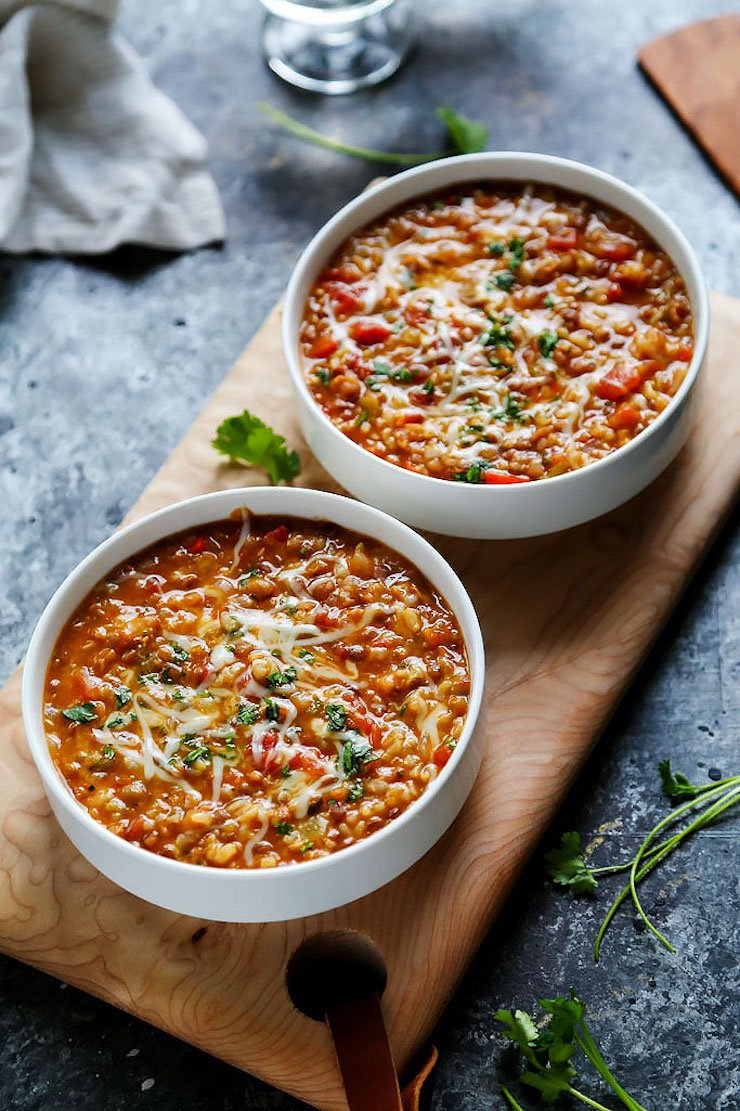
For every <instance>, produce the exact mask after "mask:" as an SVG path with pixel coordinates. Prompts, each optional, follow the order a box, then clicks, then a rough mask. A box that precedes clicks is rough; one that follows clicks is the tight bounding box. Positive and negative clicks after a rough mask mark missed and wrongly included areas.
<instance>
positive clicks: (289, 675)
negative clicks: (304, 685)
mask: <svg viewBox="0 0 740 1111" xmlns="http://www.w3.org/2000/svg"><path fill="white" fill-rule="evenodd" d="M297 674H298V672H297V671H296V669H295V668H294V667H286V669H285V671H273V672H272V674H271V675H268V676H267V686H268V687H269V689H270V690H271V691H274V690H277V688H278V687H285V686H288V684H289V683H292V682H293V680H294V679H295V677H296V675H297Z"/></svg>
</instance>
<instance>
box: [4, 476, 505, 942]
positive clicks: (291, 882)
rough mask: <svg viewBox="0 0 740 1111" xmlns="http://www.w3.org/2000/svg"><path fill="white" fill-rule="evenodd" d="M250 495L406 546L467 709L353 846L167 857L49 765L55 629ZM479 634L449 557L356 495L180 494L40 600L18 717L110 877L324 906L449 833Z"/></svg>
mask: <svg viewBox="0 0 740 1111" xmlns="http://www.w3.org/2000/svg"><path fill="white" fill-rule="evenodd" d="M242 506H246V508H247V509H249V510H251V511H252V512H253V513H255V514H276V515H281V516H286V517H299V518H304V519H307V520H319V521H331V522H333V523H334V524H337V525H341V526H342V527H344V528H347V529H352V530H354V531H355V532H359V533H363V534H364V535H367V536H371V537H373V538H374V539H376V540H379V541H381V543H383V544H386V545H387V546H388V547H389V548H392V549H393V550H394V551H396V552H400V554H401V555H403V556H405V557H406V558H407V559H408V560H410V561H411V563H413V564H414V565H415V566H416V567H418V568H419V570H420V571H422V573H423V574H424V575H426V577H427V578H428V579H429V581H430V582H431V583H432V584H433V586H435V587H436V589H437V590H438V591H439V592H440V593H441V594H442V596H443V597H444V598H446V600H447V603H448V605H449V606H450V608H451V609H452V611H453V613H454V614H455V616H456V618H457V620H458V622H459V624H460V627H461V629H462V633H463V637H464V639H465V645H466V647H467V651H468V659H469V662H470V678H471V688H470V701H469V707H468V715H467V718H466V721H465V725H464V727H463V732H462V735H461V737H460V741H459V743H458V744H457V746H456V748H455V751H454V752H453V754H452V756H451V758H450V760H449V761H448V763H447V765H446V767H445V768H444V770H443V771H442V772H441V773H440V775H439V776H438V777H437V779H435V780H434V781H433V782H432V783H431V784H430V785H429V787H428V788H427V790H426V791H425V792H424V794H423V795H422V796H421V798H420V799H418V800H417V801H416V802H415V803H413V804H412V805H411V806H410V807H409V809H408V810H406V811H405V812H404V813H403V814H402V815H401V816H400V817H399V818H396V819H395V821H393V822H391V823H390V824H389V825H387V826H385V827H384V828H383V829H381V830H379V831H378V832H377V833H374V834H372V836H370V837H368V838H367V839H366V840H364V841H359V842H357V843H356V844H354V845H352V846H350V847H349V848H347V849H343V850H341V851H340V852H337V853H335V854H332V855H330V856H325V857H322V858H321V859H319V860H309V861H305V862H304V863H299V864H290V865H286V866H285V867H279V868H269V869H264V870H249V869H243V870H235V869H228V870H227V869H221V868H207V867H203V866H201V865H196V864H186V863H182V862H180V861H175V860H169V859H167V858H166V857H163V856H158V855H156V854H155V853H150V852H147V851H146V850H145V849H142V848H139V846H137V845H132V844H129V842H128V841H124V840H123V839H122V838H121V837H116V835H115V834H113V833H111V832H110V830H108V829H106V828H105V826H103V825H100V824H99V823H98V822H96V821H95V819H94V818H92V817H91V815H90V814H89V813H88V812H87V810H85V808H84V807H83V806H81V805H80V804H79V803H78V802H77V801H76V799H75V798H74V797H73V795H72V793H71V791H70V790H69V788H68V786H67V784H66V782H65V780H64V779H63V777H62V775H61V774H60V772H59V771H58V770H57V767H56V765H55V764H54V762H53V760H52V758H51V755H50V752H49V745H48V743H47V740H46V734H45V731H44V722H43V702H44V685H45V681H46V673H47V669H48V664H49V657H50V655H51V653H52V651H53V648H54V645H55V643H56V640H57V637H58V636H59V634H60V632H61V631H62V628H63V627H64V625H65V624H66V622H67V621H68V620H69V618H70V617H71V616H72V614H73V613H74V611H75V609H76V608H77V606H78V605H79V604H80V602H82V600H83V599H84V598H85V596H86V595H87V594H88V593H89V591H90V590H92V589H93V587H94V586H95V585H96V584H97V583H98V582H100V580H101V579H103V578H104V577H105V576H106V575H107V574H108V573H109V572H110V571H111V570H112V569H113V568H114V567H116V566H117V565H118V564H119V563H121V562H122V561H123V560H126V559H128V558H129V557H131V556H133V555H135V554H136V553H137V552H140V551H141V550H142V549H144V548H147V547H148V546H149V545H150V544H155V543H156V542H157V541H159V540H162V539H163V538H164V537H167V536H170V535H172V534H173V533H177V532H180V531H182V530H183V529H190V528H195V527H197V526H199V525H204V524H207V523H209V522H212V521H219V520H223V519H224V518H226V517H228V516H229V514H230V513H232V512H233V511H234V510H236V509H240V508H241V507H242ZM484 673H485V667H484V656H483V639H482V637H481V631H480V625H479V624H478V618H477V616H476V613H475V609H474V608H473V604H472V602H471V601H470V598H469V597H468V594H467V592H466V590H465V588H464V587H463V585H462V583H461V582H460V580H459V579H458V577H457V575H456V574H455V572H454V571H453V570H452V568H451V567H450V565H449V564H448V563H447V562H446V561H445V560H444V559H443V558H442V556H441V555H439V553H438V552H436V551H435V550H434V548H433V547H432V546H431V545H430V544H428V543H427V542H426V540H423V539H422V538H421V537H420V536H418V535H417V534H416V533H415V532H412V530H411V529H409V528H406V526H405V525H401V524H399V523H398V522H397V521H394V520H393V519H392V518H390V517H388V516H386V514H385V513H380V512H379V511H378V510H376V509H371V508H369V507H368V506H366V505H362V504H360V503H359V502H356V501H352V500H351V499H350V498H343V497H339V496H338V495H336V494H326V493H322V492H320V491H317V490H300V489H295V490H292V489H286V488H280V489H275V488H270V487H260V488H258V489H241V490H226V491H221V492H219V493H215V494H206V495H205V496H204V497H200V498H192V499H191V500H190V501H184V502H179V503H177V504H176V505H172V506H169V507H168V508H167V509H162V510H160V511H159V512H157V513H153V514H151V516H149V517H145V518H144V519H143V520H141V521H137V522H136V524H133V525H129V526H128V528H124V529H121V531H120V532H117V533H115V534H114V535H113V536H111V537H110V539H108V540H106V541H105V542H104V543H102V544H101V545H100V546H99V547H98V548H96V549H95V551H94V552H92V553H91V554H90V555H89V556H88V557H87V559H85V560H83V561H82V563H81V564H80V565H79V566H78V567H77V568H76V569H75V570H74V571H73V572H72V573H71V574H70V575H69V577H68V578H67V579H65V581H64V582H63V583H62V585H61V586H60V587H59V589H58V590H57V592H56V594H55V595H54V597H53V598H52V599H51V601H50V602H49V604H48V606H47V607H46V609H45V610H44V612H43V614H42V616H41V619H40V620H39V623H38V625H37V626H36V630H35V632H34V634H33V637H32V639H31V644H30V646H29V649H28V655H27V657H26V663H25V667H24V673H23V722H24V725H25V729H26V735H27V738H28V743H29V747H30V750H31V755H32V756H33V759H34V761H35V764H36V767H37V768H38V770H39V773H40V775H41V779H42V781H43V784H44V788H45V789H46V793H47V795H48V797H49V801H50V803H51V806H52V809H53V811H54V813H55V815H56V817H57V819H58V821H59V824H60V825H61V827H62V829H63V830H64V832H65V833H66V834H67V836H68V837H69V839H70V840H71V841H72V842H73V843H74V844H75V845H76V847H77V848H78V849H79V851H80V852H81V853H82V854H83V856H85V857H87V859H88V860H89V861H91V863H92V864H94V865H95V867H96V868H98V869H99V870H100V871H101V872H102V873H103V874H104V875H106V876H108V878H109V879H111V880H113V881H114V882H115V883H117V884H119V885H120V886H121V887H123V888H125V889H126V890H127V891H131V892H132V893H133V894H134V895H138V896H140V897H141V898H142V899H146V900H147V901H148V902H150V903H155V904H156V905H157V906H161V907H165V908H167V909H168V910H175V911H179V912H180V913H181V914H191V915H195V916H197V917H198V918H209V919H213V920H215V921H220V922H271V921H276V920H283V919H290V918H300V917H304V916H306V915H310V914H318V913H320V912H322V911H325V910H330V909H331V908H332V907H336V906H340V905H342V904H344V903H349V902H352V900H354V899H359V898H360V897H361V896H363V895H367V894H368V893H369V892H371V891H374V890H375V889H376V888H378V887H382V886H383V884H386V883H388V882H389V881H390V880H392V879H394V878H395V877H396V876H397V875H399V874H400V873H401V872H403V871H405V870H406V869H407V868H408V867H410V866H411V865H412V864H414V863H415V861H417V860H418V859H419V857H421V856H423V855H424V853H426V852H427V850H428V849H430V848H431V847H432V845H433V844H434V843H435V841H437V840H438V838H439V837H441V836H442V834H443V833H444V832H445V830H446V829H447V827H448V826H449V825H450V823H451V822H452V821H453V819H454V818H455V816H456V815H457V813H458V811H459V810H460V808H461V807H462V805H463V803H464V801H465V799H466V798H467V795H468V793H469V791H470V788H471V787H472V785H473V781H474V779H475V775H476V772H477V770H478V765H479V763H480V755H481V745H480V736H479V732H478V731H477V729H476V725H477V722H478V715H479V712H480V709H481V703H482V699H483V682H484Z"/></svg>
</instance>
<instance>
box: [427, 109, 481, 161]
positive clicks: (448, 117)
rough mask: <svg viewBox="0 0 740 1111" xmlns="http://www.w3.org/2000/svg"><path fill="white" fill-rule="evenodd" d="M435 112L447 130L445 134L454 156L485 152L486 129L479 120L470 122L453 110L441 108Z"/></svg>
mask: <svg viewBox="0 0 740 1111" xmlns="http://www.w3.org/2000/svg"><path fill="white" fill-rule="evenodd" d="M436 112H437V118H438V119H440V120H441V121H442V123H443V124H444V125H445V127H446V128H447V134H448V135H449V137H450V140H451V142H452V146H453V148H454V150H455V153H456V154H478V152H479V151H482V150H485V146H486V143H487V142H488V128H487V127H486V125H485V124H484V123H481V121H480V120H471V119H470V118H469V117H468V116H463V115H462V113H460V112H456V111H455V110H454V109H453V108H445V107H444V106H441V107H439V108H437V110H436Z"/></svg>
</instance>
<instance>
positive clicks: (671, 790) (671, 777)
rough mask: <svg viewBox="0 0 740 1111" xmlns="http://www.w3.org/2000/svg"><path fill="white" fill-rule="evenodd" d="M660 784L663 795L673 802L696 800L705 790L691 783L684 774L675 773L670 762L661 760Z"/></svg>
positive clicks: (659, 765) (659, 769)
mask: <svg viewBox="0 0 740 1111" xmlns="http://www.w3.org/2000/svg"><path fill="white" fill-rule="evenodd" d="M658 772H659V774H660V782H661V785H662V787H663V794H664V795H665V796H666V798H669V799H670V800H671V802H682V801H683V800H684V799H695V798H696V797H697V796H698V795H700V794H701V793H702V790H703V788H701V787H698V786H696V784H694V783H690V782H689V780H688V779H687V778H686V776H685V775H684V774H683V772H674V771H673V769H672V768H671V762H670V760H661V761H660V763H659V764H658Z"/></svg>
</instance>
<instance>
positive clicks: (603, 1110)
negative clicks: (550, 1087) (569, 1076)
mask: <svg viewBox="0 0 740 1111" xmlns="http://www.w3.org/2000/svg"><path fill="white" fill-rule="evenodd" d="M565 1090H566V1092H567V1093H568V1094H569V1095H571V1096H574V1097H575V1099H580V1101H581V1103H585V1104H587V1105H588V1106H589V1107H595V1108H596V1111H611V1109H610V1108H609V1107H605V1106H604V1104H603V1103H597V1102H596V1100H595V1099H589V1097H588V1096H587V1095H584V1093H583V1092H579V1091H578V1089H577V1088H566V1089H565Z"/></svg>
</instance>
